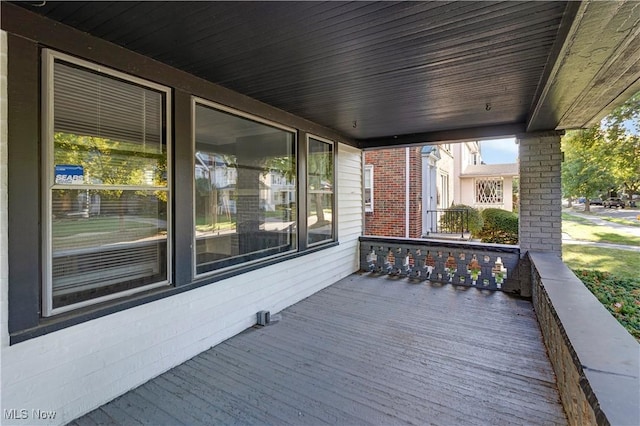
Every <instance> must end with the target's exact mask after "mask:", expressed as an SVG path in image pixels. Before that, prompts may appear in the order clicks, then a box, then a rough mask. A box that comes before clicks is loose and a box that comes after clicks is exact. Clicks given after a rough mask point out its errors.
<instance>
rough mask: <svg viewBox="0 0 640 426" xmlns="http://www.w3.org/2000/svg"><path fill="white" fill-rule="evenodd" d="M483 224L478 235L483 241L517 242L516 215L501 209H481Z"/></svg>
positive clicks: (498, 242)
mask: <svg viewBox="0 0 640 426" xmlns="http://www.w3.org/2000/svg"><path fill="white" fill-rule="evenodd" d="M482 219H483V221H484V225H483V227H482V231H481V232H480V234H479V235H478V236H479V237H480V238H481V239H482V242H483V243H497V244H518V215H517V214H516V213H513V212H510V211H507V210H502V209H493V208H489V209H484V210H482Z"/></svg>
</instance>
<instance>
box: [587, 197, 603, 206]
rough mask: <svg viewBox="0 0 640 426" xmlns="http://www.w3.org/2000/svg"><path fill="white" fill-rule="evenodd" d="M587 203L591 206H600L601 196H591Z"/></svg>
mask: <svg viewBox="0 0 640 426" xmlns="http://www.w3.org/2000/svg"><path fill="white" fill-rule="evenodd" d="M589 204H590V205H592V206H601V205H602V198H591V199H589Z"/></svg>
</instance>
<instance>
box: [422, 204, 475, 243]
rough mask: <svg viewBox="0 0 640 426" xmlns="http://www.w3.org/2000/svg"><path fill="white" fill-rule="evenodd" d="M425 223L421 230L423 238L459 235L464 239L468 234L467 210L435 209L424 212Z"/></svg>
mask: <svg viewBox="0 0 640 426" xmlns="http://www.w3.org/2000/svg"><path fill="white" fill-rule="evenodd" d="M425 215H426V222H425V226H424V229H423V230H422V231H423V233H424V235H425V236H431V235H433V234H460V237H461V238H465V233H468V232H469V210H465V209H437V210H425Z"/></svg>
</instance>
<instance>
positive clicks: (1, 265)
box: [0, 31, 9, 423]
mask: <svg viewBox="0 0 640 426" xmlns="http://www.w3.org/2000/svg"><path fill="white" fill-rule="evenodd" d="M7 155H8V154H7V33H6V32H4V31H0V330H1V331H0V347H1V348H4V347H6V346H7V344H8V342H9V336H8V333H7V326H8V316H7V298H8V289H9V277H8V275H9V264H8V255H9V248H8V240H7V230H8V223H7V210H8V208H9V207H8V203H7ZM1 361H2V353H1V352H0V383H4V377H3V375H2V370H3V368H2V366H3V363H2V362H1ZM0 392H2V389H0ZM2 409H3V404H2V400H1V398H0V415H2V413H3V410H2ZM0 423H2V420H1V417H0Z"/></svg>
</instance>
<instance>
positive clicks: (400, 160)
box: [364, 147, 422, 238]
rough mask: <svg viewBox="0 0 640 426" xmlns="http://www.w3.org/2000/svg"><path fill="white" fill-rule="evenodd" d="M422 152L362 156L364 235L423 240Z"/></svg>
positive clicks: (399, 150)
mask: <svg viewBox="0 0 640 426" xmlns="http://www.w3.org/2000/svg"><path fill="white" fill-rule="evenodd" d="M421 150H422V147H411V148H392V149H379V150H373V151H366V152H365V153H364V158H365V163H366V165H365V234H366V235H381V236H390V237H406V238H420V237H421V236H422V217H421V212H422V205H421V203H422V153H421ZM407 176H408V177H409V179H407Z"/></svg>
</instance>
